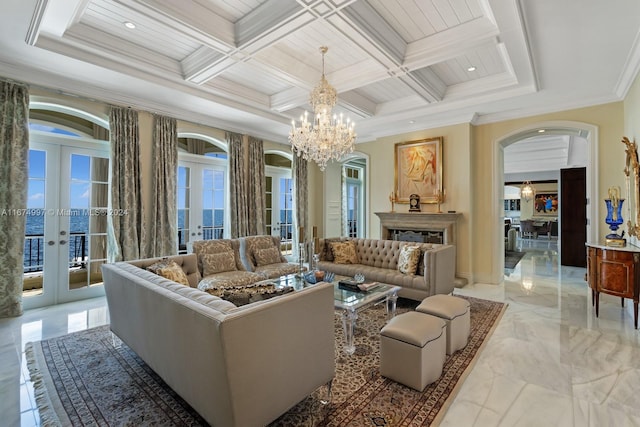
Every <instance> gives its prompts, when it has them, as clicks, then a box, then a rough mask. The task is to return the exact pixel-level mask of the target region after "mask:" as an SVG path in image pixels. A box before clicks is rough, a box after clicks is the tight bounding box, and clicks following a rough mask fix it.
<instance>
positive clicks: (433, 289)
mask: <svg viewBox="0 0 640 427" xmlns="http://www.w3.org/2000/svg"><path fill="white" fill-rule="evenodd" d="M424 265H425V269H424V275H425V281H426V282H427V288H428V289H429V295H436V294H450V293H451V292H453V288H454V286H455V276H456V247H455V246H453V245H442V246H438V247H433V248H431V249H430V250H428V251H425V253H424Z"/></svg>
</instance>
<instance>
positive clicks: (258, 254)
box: [253, 246, 280, 267]
mask: <svg viewBox="0 0 640 427" xmlns="http://www.w3.org/2000/svg"><path fill="white" fill-rule="evenodd" d="M253 256H254V259H255V261H256V267H262V266H265V265H269V264H276V263H279V262H280V250H279V249H278V248H276V247H275V246H272V247H270V248H264V249H255V250H254V251H253Z"/></svg>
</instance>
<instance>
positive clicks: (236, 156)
mask: <svg viewBox="0 0 640 427" xmlns="http://www.w3.org/2000/svg"><path fill="white" fill-rule="evenodd" d="M225 138H226V140H227V143H228V144H229V182H230V183H231V185H229V193H230V194H229V196H230V200H231V206H230V209H231V238H234V239H235V238H238V237H244V236H248V235H249V221H248V218H249V204H248V203H247V182H246V180H245V172H244V150H243V147H242V135H240V134H239V133H233V132H227V133H225Z"/></svg>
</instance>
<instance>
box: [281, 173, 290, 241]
mask: <svg viewBox="0 0 640 427" xmlns="http://www.w3.org/2000/svg"><path fill="white" fill-rule="evenodd" d="M292 191H293V180H292V179H291V178H280V206H279V207H280V218H279V219H280V242H281V245H282V250H283V252H285V253H290V251H291V246H292V239H293V194H292Z"/></svg>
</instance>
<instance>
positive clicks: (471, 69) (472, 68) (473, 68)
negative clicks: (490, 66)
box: [467, 65, 476, 71]
mask: <svg viewBox="0 0 640 427" xmlns="http://www.w3.org/2000/svg"><path fill="white" fill-rule="evenodd" d="M475 70H476V67H474V66H473V65H472V66H470V67H469V68H467V71H475Z"/></svg>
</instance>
